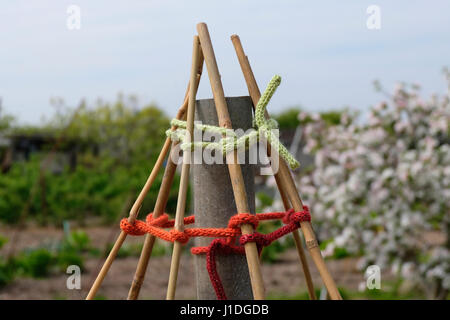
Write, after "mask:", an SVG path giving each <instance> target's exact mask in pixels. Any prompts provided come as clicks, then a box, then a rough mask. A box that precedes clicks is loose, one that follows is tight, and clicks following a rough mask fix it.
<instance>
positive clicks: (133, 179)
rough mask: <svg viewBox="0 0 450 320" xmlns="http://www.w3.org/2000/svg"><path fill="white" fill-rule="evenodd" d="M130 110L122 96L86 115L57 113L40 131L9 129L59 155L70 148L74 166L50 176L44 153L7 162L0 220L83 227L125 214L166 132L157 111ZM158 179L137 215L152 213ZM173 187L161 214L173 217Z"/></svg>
mask: <svg viewBox="0 0 450 320" xmlns="http://www.w3.org/2000/svg"><path fill="white" fill-rule="evenodd" d="M134 104H135V101H134V100H133V98H129V99H124V98H123V97H122V96H119V97H118V100H117V102H115V103H113V104H108V103H104V102H98V103H97V106H96V107H94V108H88V107H87V106H86V105H85V104H84V103H82V104H81V105H80V107H79V108H78V109H77V110H76V111H75V112H72V111H64V112H59V113H58V114H57V115H56V116H55V118H53V119H51V120H50V121H49V122H48V123H46V124H44V125H43V126H41V127H38V128H18V129H16V132H21V133H26V134H38V133H45V134H47V135H50V136H52V137H54V138H55V139H58V138H59V137H63V140H62V142H61V143H60V144H59V145H58V148H60V149H61V150H67V148H66V147H67V144H68V143H75V144H76V148H77V166H76V167H75V168H74V169H73V168H69V166H68V165H67V166H65V167H64V168H63V169H62V171H61V170H59V171H58V173H57V174H55V173H53V172H51V170H50V169H49V168H51V167H52V164H53V161H54V160H52V159H51V158H52V156H51V155H50V154H49V153H46V152H44V153H42V154H33V156H32V158H31V160H30V161H27V162H15V163H14V164H13V166H12V168H11V169H10V171H8V172H7V173H5V174H0V220H1V221H4V222H6V223H17V222H18V221H19V220H20V219H21V217H22V218H25V219H26V220H28V219H29V218H34V219H35V220H36V221H37V222H39V223H44V224H45V223H53V224H56V225H57V224H60V223H61V222H62V221H63V220H77V221H79V222H80V223H84V222H85V220H86V218H87V217H90V216H99V217H102V218H103V221H104V222H105V223H111V222H116V221H117V220H118V217H119V215H123V211H124V210H126V209H127V208H126V207H124V206H125V204H126V203H128V202H129V199H130V198H134V197H135V196H136V195H137V194H138V192H139V191H140V190H141V188H142V186H143V185H144V183H145V181H146V180H147V177H148V175H149V173H150V171H151V168H152V166H153V164H154V162H155V161H156V158H157V156H158V155H159V152H160V150H161V147H162V144H163V142H164V139H165V134H164V131H165V130H166V129H167V128H168V127H169V119H168V118H167V117H166V116H165V115H164V113H163V112H162V111H161V110H159V109H158V108H156V107H154V106H147V107H144V108H142V109H137V108H135V107H133V105H134ZM51 147H52V146H51V145H49V146H47V150H50V149H51ZM49 158H50V160H49ZM44 163H47V164H49V165H48V166H45V165H43V164H44ZM161 180H162V173H161V174H160V175H159V176H158V177H157V179H156V181H155V182H154V183H153V185H152V188H151V189H150V192H149V194H148V196H147V197H146V198H145V201H144V203H143V205H142V208H141V213H143V214H145V213H147V212H150V211H151V210H152V209H153V205H154V203H155V201H156V197H157V193H158V190H159V186H160V184H161ZM42 181H43V182H45V183H43V184H44V185H45V189H44V187H42V186H41V182H42ZM178 184H179V177H178V176H176V177H175V179H174V187H173V188H172V189H171V192H170V195H169V200H168V204H167V211H168V212H174V211H175V208H176V199H177V194H176V190H177V188H176V186H177V185H178ZM188 199H189V197H188ZM187 206H189V204H187Z"/></svg>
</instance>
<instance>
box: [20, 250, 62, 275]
mask: <svg viewBox="0 0 450 320" xmlns="http://www.w3.org/2000/svg"><path fill="white" fill-rule="evenodd" d="M54 258H55V257H54V255H53V254H52V253H51V252H50V251H49V250H48V249H45V248H38V249H34V250H29V251H26V252H24V253H22V254H21V255H20V256H19V257H18V258H16V259H15V264H16V268H18V269H20V270H22V271H23V273H24V274H26V275H30V276H31V277H33V278H43V277H45V276H47V275H48V274H49V272H50V268H51V266H52V265H53V264H54V261H55V260H54Z"/></svg>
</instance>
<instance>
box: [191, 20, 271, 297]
mask: <svg viewBox="0 0 450 320" xmlns="http://www.w3.org/2000/svg"><path fill="white" fill-rule="evenodd" d="M197 31H198V34H199V37H200V43H201V46H202V50H203V56H204V57H205V63H206V68H207V70H208V75H209V80H210V82H211V88H212V92H213V97H214V102H215V105H216V110H217V115H218V120H219V125H220V126H221V127H225V128H229V129H231V128H232V125H231V120H230V115H229V113H228V108H227V104H226V101H225V94H224V91H223V87H222V82H221V80H220V74H219V69H218V67H217V61H216V57H215V54H214V49H213V47H212V43H211V38H210V35H209V31H208V27H207V26H206V24H205V23H199V24H197ZM226 160H227V164H228V169H229V172H230V178H231V183H232V186H233V193H234V197H235V200H236V207H237V211H238V213H248V212H249V208H248V203H247V194H246V191H245V186H244V180H243V177H242V171H241V167H240V165H239V164H238V161H237V151H236V150H234V151H233V152H230V153H228V154H227V155H226ZM241 230H242V234H251V233H253V231H254V230H253V227H252V226H251V225H248V224H244V225H242V226H241ZM245 254H246V258H247V264H248V268H249V273H250V280H251V283H252V291H253V297H254V298H255V299H257V300H261V299H264V283H263V279H262V274H261V268H260V265H259V256H258V251H257V248H256V244H255V243H254V242H249V243H247V244H245Z"/></svg>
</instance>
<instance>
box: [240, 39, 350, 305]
mask: <svg viewBox="0 0 450 320" xmlns="http://www.w3.org/2000/svg"><path fill="white" fill-rule="evenodd" d="M231 40H232V41H233V44H234V46H235V49H236V53H237V55H238V58H239V62H240V64H241V68H242V71H243V73H244V77H245V80H246V82H247V86H248V90H249V92H250V96H251V97H252V100H253V104H254V105H255V106H256V104H257V103H258V101H259V98H260V97H261V93H260V92H259V88H258V85H257V83H256V80H255V77H254V75H253V72H252V69H251V67H250V63H249V61H248V58H247V56H245V53H244V50H243V48H242V44H241V42H240V39H239V37H238V36H237V35H233V36H231ZM265 115H266V118H267V117H269V114H268V112H267V110H266V114H265ZM269 148H270V146H268V148H267V151H268V153H269V150H270V149H269ZM275 178H276V181H277V185H278V188H279V190H280V193H281V194H282V197H284V198H286V194H287V197H288V198H289V200H290V202H291V203H292V205H293V207H294V210H296V211H301V210H303V203H302V201H301V199H300V196H299V194H298V191H297V188H296V186H295V182H294V180H293V178H292V175H291V173H290V171H289V168H288V167H287V165H286V163H285V161H284V160H282V159H280V161H279V170H278V173H277V174H276V175H275ZM286 200H287V199H285V200H284V201H286ZM300 225H301V229H302V231H303V234H304V236H305V239H306V246H307V248H308V250H309V252H310V254H311V256H312V259H313V261H314V263H315V264H316V266H317V269H318V270H319V273H320V276H321V277H322V280H323V282H324V284H325V286H326V287H327V290H328V292H329V294H330V297H331V298H332V299H334V300H341V299H342V297H341V295H340V293H339V291H338V289H337V286H336V284H335V282H334V280H333V278H332V276H331V274H330V272H329V271H328V268H327V266H326V264H325V261H324V260H323V257H322V254H321V252H320V249H319V246H318V243H317V240H316V236H315V234H314V231H313V229H312V227H311V223H309V222H302V223H300ZM297 236H298V237H299V235H298V233H297ZM295 238H296V236H295V233H294V239H295ZM298 240H300V239H298ZM296 245H297V250H298V253H299V256H300V259H301V260H302V263H303V262H306V258H305V257H304V253H303V254H302V253H301V251H303V249H302V250H301V251H300V250H299V248H300V247H301V243H299V244H297V239H296ZM299 245H300V246H299ZM305 266H306V268H305ZM303 268H304V271H305V277H307V278H310V275H309V276H308V275H307V274H310V273H309V268H308V267H307V264H305V263H303ZM308 282H309V284H308V291H309V294H310V297H311V298H312V297H315V294H314V295H312V294H313V293H314V291H312V292H311V289H312V288H313V287H312V280H311V279H310V280H309V281H308V279H307V283H308Z"/></svg>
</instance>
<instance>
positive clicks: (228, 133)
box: [166, 75, 300, 169]
mask: <svg viewBox="0 0 450 320" xmlns="http://www.w3.org/2000/svg"><path fill="white" fill-rule="evenodd" d="M280 83H281V77H280V76H278V75H275V76H273V78H272V80H270V82H269V84H268V85H267V88H266V90H264V93H263V94H262V96H261V98H260V99H259V101H258V104H257V105H256V108H255V119H254V125H255V126H256V128H257V129H258V130H255V131H253V132H250V133H248V134H245V135H243V136H241V137H237V136H236V133H235V132H234V130H232V129H227V128H222V127H218V126H212V125H206V124H194V128H195V129H197V130H200V131H202V132H211V133H216V134H220V135H222V136H225V137H223V138H222V139H220V140H219V141H217V142H208V141H198V142H189V143H187V142H185V137H186V134H187V131H186V121H182V120H178V119H172V121H171V122H170V124H171V125H172V126H176V127H177V129H176V130H171V129H169V130H167V131H166V135H167V136H168V137H169V138H170V139H171V140H172V141H179V142H181V145H180V147H181V149H182V150H193V149H195V148H196V147H201V148H207V149H214V150H219V151H221V152H222V153H223V154H227V153H228V152H231V151H233V150H235V149H239V148H243V147H244V148H247V147H248V146H250V145H251V144H253V143H255V142H256V141H257V138H259V137H261V136H263V137H264V138H265V139H267V141H268V142H269V143H270V145H271V146H272V149H273V150H274V151H276V152H278V154H279V155H280V157H281V158H283V159H284V160H285V161H286V162H287V163H288V165H289V167H290V168H291V169H296V168H298V167H299V166H300V163H299V162H298V161H297V160H296V159H295V158H294V156H293V155H292V154H291V153H290V152H289V151H288V150H287V149H286V147H285V146H284V145H283V144H282V143H281V142H280V140H278V137H277V136H276V135H275V134H274V133H273V132H272V130H273V129H276V128H278V124H277V122H276V121H275V120H274V119H272V118H269V119H266V117H265V111H266V107H267V104H268V103H269V101H270V99H271V98H272V96H273V94H274V93H275V90H276V89H277V88H278V86H279V85H280Z"/></svg>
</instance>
